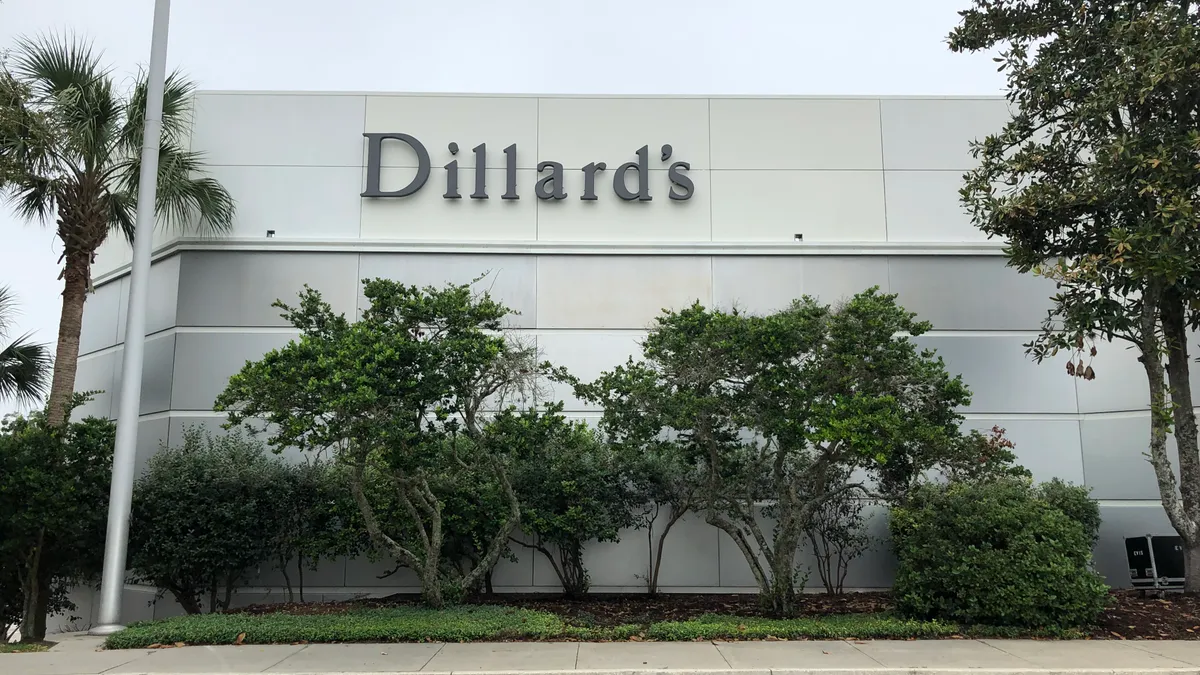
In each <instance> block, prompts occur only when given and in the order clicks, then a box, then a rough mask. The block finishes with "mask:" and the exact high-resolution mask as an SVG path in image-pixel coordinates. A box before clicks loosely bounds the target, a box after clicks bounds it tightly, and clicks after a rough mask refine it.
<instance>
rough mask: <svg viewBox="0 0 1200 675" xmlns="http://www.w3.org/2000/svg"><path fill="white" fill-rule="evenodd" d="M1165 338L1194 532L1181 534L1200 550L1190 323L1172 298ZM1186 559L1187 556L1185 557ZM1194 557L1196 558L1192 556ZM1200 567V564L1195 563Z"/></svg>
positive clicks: (1198, 587)
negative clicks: (1189, 349)
mask: <svg viewBox="0 0 1200 675" xmlns="http://www.w3.org/2000/svg"><path fill="white" fill-rule="evenodd" d="M1162 324H1163V337H1164V338H1165V341H1166V347H1167V379H1168V383H1169V388H1170V394H1171V413H1172V419H1171V421H1172V422H1173V423H1174V432H1175V445H1176V448H1177V449H1178V451H1179V478H1180V480H1179V493H1180V498H1181V500H1182V502H1183V512H1184V515H1185V516H1186V520H1187V521H1188V522H1189V523H1190V524H1191V525H1192V528H1191V531H1188V532H1180V535H1181V536H1182V537H1183V541H1184V545H1185V550H1188V551H1191V550H1193V549H1197V548H1198V547H1200V536H1197V534H1198V533H1197V532H1196V531H1195V529H1196V528H1195V526H1196V524H1197V523H1198V522H1200V450H1198V448H1197V429H1196V413H1195V410H1194V405H1195V402H1194V401H1193V400H1192V382H1191V361H1190V360H1189V358H1188V348H1187V340H1188V334H1187V322H1186V317H1185V316H1184V307H1183V302H1182V301H1181V300H1179V299H1178V298H1176V297H1174V296H1172V297H1169V298H1168V299H1167V301H1166V302H1164V303H1163V310H1162ZM1185 557H1186V556H1185ZM1193 557H1195V556H1193ZM1196 564H1197V565H1200V561H1198V562H1197V563H1196ZM1193 572H1194V568H1193V567H1192V565H1191V564H1189V565H1188V567H1187V574H1186V579H1185V582H1184V592H1185V593H1200V574H1195V573H1193Z"/></svg>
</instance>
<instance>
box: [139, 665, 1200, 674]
mask: <svg viewBox="0 0 1200 675" xmlns="http://www.w3.org/2000/svg"><path fill="white" fill-rule="evenodd" d="M967 672H969V673H970V675H1200V667H1194V666H1189V667H1183V668H972V667H969V666H966V667H958V668H887V667H880V668H735V669H730V668H720V669H711V670H697V669H693V668H658V669H641V670H585V669H580V670H456V671H450V670H444V671H426V670H422V671H368V672H355V671H313V672H292V671H288V672H287V674H286V675H468V674H469V675H963V674H964V673H967ZM122 675H174V674H172V673H166V672H163V671H123V672H122ZM180 675H182V674H180ZM187 675H263V673H262V672H261V671H254V672H245V673H243V672H236V671H221V672H215V671H214V672H212V673H199V672H189V673H187Z"/></svg>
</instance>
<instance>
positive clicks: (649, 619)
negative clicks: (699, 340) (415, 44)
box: [238, 591, 1200, 640]
mask: <svg viewBox="0 0 1200 675" xmlns="http://www.w3.org/2000/svg"><path fill="white" fill-rule="evenodd" d="M417 600H418V598H417V597H416V596H414V595H408V594H398V595H392V596H389V597H386V598H375V599H364V600H352V601H346V602H327V603H303V604H301V603H291V604H270V605H252V606H249V607H245V608H242V609H240V610H238V611H240V612H244V613H248V614H263V613H270V612H284V613H288V614H340V613H342V612H346V611H350V610H353V609H357V608H363V607H395V606H402V605H412V604H414V603H416V602H417ZM477 602H478V603H479V604H492V605H505V606H510V607H523V608H527V609H536V610H541V611H545V612H552V613H554V614H557V615H559V616H561V617H563V619H564V620H566V621H568V622H570V623H572V624H575V625H581V626H589V627H592V626H595V627H599V626H617V625H622V624H649V623H654V622H659V621H686V620H687V619H693V618H696V617H699V616H702V615H704V614H724V615H733V616H748V617H749V616H764V613H763V611H762V610H761V609H760V608H759V606H758V603H757V599H756V598H755V596H753V595H723V594H703V595H701V594H667V595H660V596H658V597H656V598H650V597H647V596H645V595H638V594H629V595H615V594H601V593H597V594H594V595H591V596H589V597H588V598H587V599H585V600H568V599H565V598H563V597H561V596H558V595H552V594H531V595H499V596H494V597H486V598H481V599H479V600H478V601H477ZM891 608H892V602H891V598H890V597H889V595H888V594H887V593H847V594H846V595H841V596H831V595H824V594H805V595H804V596H802V600H801V606H800V612H799V613H800V615H802V616H822V615H829V614H871V613H878V612H884V611H888V610H890V609H891ZM1091 637H1092V639H1107V640H1196V639H1200V596H1184V595H1180V594H1167V595H1165V596H1164V597H1153V596H1145V597H1144V596H1142V595H1141V594H1140V593H1138V592H1136V591H1113V593H1112V603H1111V604H1110V606H1109V608H1108V609H1107V610H1106V611H1105V612H1104V614H1103V615H1102V616H1101V619H1100V622H1099V624H1098V625H1097V626H1096V627H1095V628H1094V629H1093V630H1092V634H1091Z"/></svg>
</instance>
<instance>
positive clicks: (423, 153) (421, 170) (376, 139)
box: [362, 133, 429, 197]
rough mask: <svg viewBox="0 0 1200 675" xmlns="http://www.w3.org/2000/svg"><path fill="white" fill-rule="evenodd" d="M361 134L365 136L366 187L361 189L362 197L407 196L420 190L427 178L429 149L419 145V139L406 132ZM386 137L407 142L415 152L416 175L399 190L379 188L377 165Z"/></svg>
mask: <svg viewBox="0 0 1200 675" xmlns="http://www.w3.org/2000/svg"><path fill="white" fill-rule="evenodd" d="M363 136H366V137H367V189H366V190H365V191H363V193H362V196H363V197H407V196H409V195H411V194H412V193H414V192H416V191H417V190H420V189H421V187H422V186H424V185H425V181H427V180H429V151H428V150H426V149H425V146H424V145H421V141H418V140H417V139H415V138H413V137H412V136H409V135H408V134H395V133H382V134H380V133H364V134H363ZM387 139H391V140H396V141H401V142H403V143H407V144H408V147H410V148H412V149H413V152H415V153H417V175H415V176H413V179H412V181H411V182H410V183H409V184H408V185H405V186H404V187H402V188H400V189H399V190H388V191H387V192H384V191H383V190H380V189H379V168H380V167H379V165H380V162H381V160H382V155H383V142H384V141H385V140H387Z"/></svg>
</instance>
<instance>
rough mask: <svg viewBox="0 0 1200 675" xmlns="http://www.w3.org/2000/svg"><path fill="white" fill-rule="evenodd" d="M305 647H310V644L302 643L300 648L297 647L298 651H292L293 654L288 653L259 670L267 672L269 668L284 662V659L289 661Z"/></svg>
mask: <svg viewBox="0 0 1200 675" xmlns="http://www.w3.org/2000/svg"><path fill="white" fill-rule="evenodd" d="M305 649H308V645H300V649H297V650H296V651H294V652H292V653H291V654H288V655H287V656H285V657H283V658H282V659H279V660H278V661H276V662H275V663H272V664H271V665H269V666H267V667H266V668H263V669H262V670H260V671H258V672H260V673H265V672H267V671H268V670H270V669H272V668H274V667H275V666H277V665H279V664H281V663H283V662H284V661H287V660H288V659H290V658H292V657H293V656H295V655H297V654H299V653H300V652H302V651H304V650H305Z"/></svg>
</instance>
